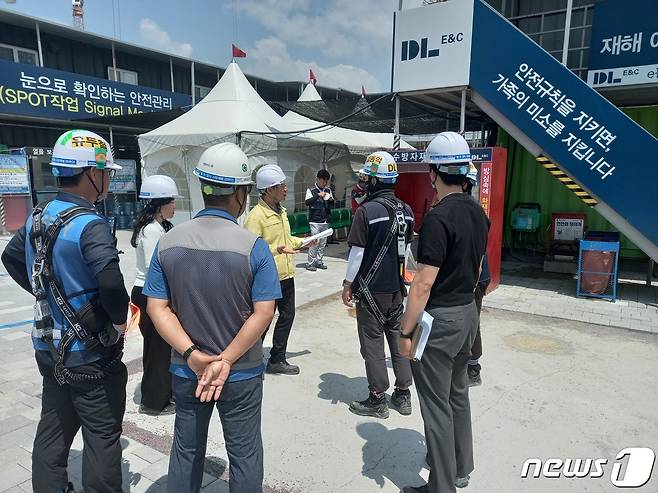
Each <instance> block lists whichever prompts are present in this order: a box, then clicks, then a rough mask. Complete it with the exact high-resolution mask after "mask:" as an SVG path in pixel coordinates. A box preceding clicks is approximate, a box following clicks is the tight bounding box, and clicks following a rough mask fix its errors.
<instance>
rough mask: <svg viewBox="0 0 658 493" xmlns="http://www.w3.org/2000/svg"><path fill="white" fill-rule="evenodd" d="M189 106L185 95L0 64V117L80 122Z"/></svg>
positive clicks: (16, 65)
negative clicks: (28, 117) (1, 114)
mask: <svg viewBox="0 0 658 493" xmlns="http://www.w3.org/2000/svg"><path fill="white" fill-rule="evenodd" d="M190 104H192V97H191V96H190V95H188V94H181V93H177V92H169V91H162V90H160V89H152V88H150V87H143V86H135V85H131V84H124V83H121V82H113V81H110V80H105V79H99V78H96V77H88V76H86V75H78V74H73V73H70V72H63V71H61V70H53V69H49V68H43V67H35V66H33V65H25V64H22V63H14V62H9V61H5V60H0V113H7V114H17V115H29V116H37V117H46V118H57V119H62V120H84V119H87V118H98V117H104V116H123V115H130V114H135V113H147V112H151V111H164V110H170V109H173V108H178V107H181V106H188V105H190Z"/></svg>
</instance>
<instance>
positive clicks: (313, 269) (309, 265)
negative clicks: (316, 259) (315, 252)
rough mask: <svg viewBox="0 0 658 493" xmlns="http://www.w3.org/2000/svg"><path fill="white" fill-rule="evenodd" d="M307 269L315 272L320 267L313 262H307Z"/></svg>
mask: <svg viewBox="0 0 658 493" xmlns="http://www.w3.org/2000/svg"><path fill="white" fill-rule="evenodd" d="M306 270H307V271H310V272H315V271H316V270H318V269H317V267H315V265H313V264H306Z"/></svg>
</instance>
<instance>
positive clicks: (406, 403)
mask: <svg viewBox="0 0 658 493" xmlns="http://www.w3.org/2000/svg"><path fill="white" fill-rule="evenodd" d="M391 407H392V408H393V409H395V410H396V411H397V412H399V413H400V414H402V415H403V416H409V415H410V414H411V391H410V390H409V389H407V390H398V389H395V390H394V391H393V395H392V396H391Z"/></svg>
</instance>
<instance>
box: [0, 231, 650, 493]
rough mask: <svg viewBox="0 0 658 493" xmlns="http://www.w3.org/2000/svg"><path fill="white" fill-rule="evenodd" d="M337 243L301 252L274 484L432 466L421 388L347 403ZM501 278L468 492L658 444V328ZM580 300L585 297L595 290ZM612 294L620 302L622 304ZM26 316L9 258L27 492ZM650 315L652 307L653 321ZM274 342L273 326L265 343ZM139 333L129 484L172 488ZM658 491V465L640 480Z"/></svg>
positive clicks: (12, 355) (19, 462)
mask: <svg viewBox="0 0 658 493" xmlns="http://www.w3.org/2000/svg"><path fill="white" fill-rule="evenodd" d="M127 240H128V236H127V234H126V233H125V232H121V233H120V238H119V246H120V248H123V249H124V250H125V251H126V252H127V253H126V254H125V255H123V256H122V270H123V272H124V274H125V276H126V284H127V285H129V286H130V285H131V284H132V273H133V272H134V254H133V251H132V249H131V248H130V247H129V246H128V241H127ZM344 253H345V246H344V243H343V244H341V245H338V246H332V247H331V249H330V254H331V257H328V258H327V262H326V263H327V264H328V265H329V270H327V271H324V272H321V271H318V272H315V273H310V272H307V271H305V270H304V269H303V262H304V257H303V256H301V255H300V256H298V258H297V259H296V261H297V264H298V267H299V268H298V272H297V276H296V285H297V306H298V312H297V319H296V321H295V326H294V328H293V332H292V335H291V339H290V344H289V349H290V353H289V359H290V361H291V362H294V363H295V364H298V365H300V367H301V370H302V371H301V374H300V375H299V376H269V375H268V376H267V378H266V380H265V396H264V401H263V424H262V429H263V440H264V446H265V484H266V488H265V491H266V492H270V493H301V492H318V493H320V492H321V493H328V492H349V493H362V492H367V491H373V492H375V491H381V492H396V491H399V489H400V488H401V487H402V486H404V485H407V484H421V483H422V482H424V480H425V479H426V478H427V473H428V471H427V470H426V469H425V465H424V457H425V445H424V438H423V423H422V419H421V416H420V413H419V408H418V399H417V396H416V395H415V394H414V395H413V404H414V413H413V415H412V416H410V417H403V416H400V415H399V414H397V413H396V412H394V411H392V412H391V417H390V418H389V419H387V420H376V419H367V418H362V417H359V416H355V415H353V414H351V413H350V412H349V411H348V409H347V407H348V405H349V403H350V402H351V401H352V400H354V399H357V398H358V399H361V398H364V397H365V395H366V392H367V383H366V380H365V378H364V375H365V373H364V368H363V362H362V360H361V357H360V355H359V352H358V338H357V333H356V321H355V319H354V314H353V312H352V311H350V310H348V309H346V308H345V307H343V306H342V304H341V303H340V300H339V296H338V294H337V293H338V290H339V289H340V280H341V279H342V278H343V275H344V268H345V261H344V260H343V258H344ZM503 282H504V284H503V285H502V286H501V288H500V290H499V291H497V292H496V293H494V294H493V295H491V296H490V297H488V299H487V298H485V300H487V303H485V309H484V311H483V315H482V332H483V343H484V353H485V355H484V357H483V358H482V365H483V373H482V376H483V385H482V386H481V387H476V388H473V389H472V390H471V408H472V417H473V428H474V442H475V443H474V445H475V462H476V469H475V471H474V473H473V474H472V475H471V485H470V486H469V487H468V488H466V489H465V490H463V491H464V492H465V493H468V492H477V491H487V492H516V491H532V492H547V493H548V492H551V493H552V492H563V491H573V492H576V491H578V492H580V491H605V492H607V491H610V492H612V491H616V490H617V488H615V487H614V486H613V485H612V483H611V481H610V474H611V472H612V466H613V463H614V461H615V457H616V455H617V453H618V452H619V451H620V450H622V449H623V448H627V447H651V448H653V450H654V451H657V450H658V420H656V418H655V409H656V408H657V407H658V391H657V390H656V386H655V383H654V375H655V374H656V372H657V371H658V360H656V357H655V354H656V350H657V349H658V335H656V334H655V333H651V331H644V332H642V331H629V330H625V329H620V328H615V327H611V326H610V324H605V325H596V324H594V323H591V322H590V323H581V322H578V321H575V319H571V320H569V319H567V318H565V315H564V313H562V311H563V310H562V308H561V304H560V299H561V298H559V297H558V298H556V299H555V301H554V303H553V304H552V305H551V306H553V312H552V315H553V317H545V316H537V315H533V314H527V313H521V311H520V310H515V306H514V304H515V302H517V301H523V300H522V299H521V297H524V296H525V297H526V298H527V299H526V298H524V299H525V300H526V301H527V304H528V305H529V306H532V305H538V304H540V301H541V300H540V298H541V297H542V295H541V292H542V290H541V289H540V290H539V291H540V294H539V295H537V296H536V297H535V296H534V294H533V293H534V290H535V289H536V287H533V286H531V287H528V286H521V287H522V288H523V289H521V290H519V291H518V292H515V290H516V289H517V287H518V286H514V285H513V284H511V282H512V281H510V279H509V278H507V279H504V281H503ZM544 291H547V292H549V293H550V289H549V290H546V289H545V290H544ZM498 293H502V294H501V295H498ZM553 294H556V295H559V296H564V300H565V302H566V301H568V300H567V299H572V298H571V297H570V296H569V295H568V294H566V293H559V292H554V293H553ZM495 295H498V296H503V297H507V298H505V299H506V300H512V299H513V297H514V296H516V299H515V300H514V302H512V303H508V306H509V307H510V308H511V309H510V310H501V309H498V308H492V307H490V306H488V305H489V303H488V301H489V300H494V301H495ZM577 301H578V302H583V305H582V306H588V303H590V302H591V301H592V300H580V299H579V300H577ZM595 303H600V302H595ZM518 304H521V303H518ZM608 305H609V306H613V307H614V306H618V307H619V312H618V314H623V307H624V305H617V304H615V305H612V304H609V303H608ZM576 306H581V305H576ZM647 306H648V307H649V308H651V306H650V305H647ZM26 307H27V308H26ZM614 315H615V316H616V315H617V313H615V314H614ZM30 317H31V300H30V296H29V295H28V294H27V293H23V292H22V291H21V290H20V288H18V287H17V286H16V285H15V284H13V283H12V281H11V279H9V278H8V276H7V275H6V273H4V271H0V347H2V348H3V349H4V351H2V353H0V437H1V438H0V491H16V492H21V491H31V484H30V474H31V473H30V467H31V466H30V452H31V448H32V440H33V437H34V431H35V428H36V422H37V420H38V418H39V406H40V399H39V397H40V392H41V388H40V378H39V376H38V373H37V371H36V368H35V364H34V359H33V356H32V351H31V348H30V340H29V334H28V333H27V331H28V330H29V325H27V324H26V323H24V322H25V320H28V319H29V318H30ZM556 317H561V318H556ZM611 317H612V316H611ZM656 318H658V317H654V318H653V319H649V320H653V322H654V326H655V322H656ZM13 324H18V325H16V326H14V325H13ZM270 342H271V339H270V338H269V337H268V339H266V346H269V344H270ZM141 344H142V339H141V335H140V334H139V333H131V334H129V335H128V338H127V346H126V356H125V357H124V361H125V362H126V364H127V366H128V369H129V381H128V388H127V393H128V405H127V409H126V416H125V423H124V439H123V444H124V474H123V479H124V489H125V491H133V492H140V491H148V492H150V493H154V492H160V491H164V489H165V484H166V473H167V463H168V452H169V448H170V444H171V435H172V431H173V420H174V418H173V417H158V418H154V417H148V416H144V415H140V414H138V413H137V409H138V403H139V382H140V379H141V372H142V368H141V359H140V354H141ZM389 366H390V365H389ZM389 372H390V374H391V378H393V375H392V370H390V369H389ZM209 435H210V436H209V442H208V452H207V460H206V467H205V471H206V475H205V476H204V491H207V492H227V491H228V486H227V481H226V480H227V477H228V474H227V470H226V467H227V459H226V453H225V450H224V443H223V439H222V434H221V427H220V425H219V420H218V419H217V417H214V418H213V422H212V424H211V430H210V434H209ZM81 449H82V440H81V437H80V436H78V437H77V438H76V440H75V442H74V445H73V448H72V452H71V457H70V461H69V471H70V476H71V479H72V481H73V482H74V483H75V484H76V486H77V487H78V488H79V487H80V474H81V473H80V471H81V455H80V453H81ZM529 458H539V459H542V460H545V459H548V458H561V459H568V458H574V459H576V458H582V459H586V458H591V459H598V458H600V459H606V460H607V461H608V463H607V465H606V466H604V472H605V473H604V475H603V477H601V478H598V479H594V478H587V479H585V478H581V479H576V478H574V479H566V478H563V477H562V478H559V479H544V478H541V479H539V478H538V479H534V478H530V479H522V478H521V477H520V471H521V468H522V465H523V463H524V461H525V460H527V459H529ZM656 490H658V479H657V478H656V474H655V473H654V477H653V478H652V479H651V480H650V481H649V482H648V483H647V484H646V485H645V486H644V487H643V488H640V489H637V490H635V491H646V492H649V491H656ZM631 491H633V490H631Z"/></svg>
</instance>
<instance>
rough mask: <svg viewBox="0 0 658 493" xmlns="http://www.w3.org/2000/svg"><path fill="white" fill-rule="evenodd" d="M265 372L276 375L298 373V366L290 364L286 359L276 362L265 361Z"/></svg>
mask: <svg viewBox="0 0 658 493" xmlns="http://www.w3.org/2000/svg"><path fill="white" fill-rule="evenodd" d="M265 371H266V372H267V373H274V374H278V375H299V366H295V365H291V364H290V363H288V362H287V361H285V360H284V361H279V362H278V363H272V362H271V361H268V362H267V368H266V369H265Z"/></svg>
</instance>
